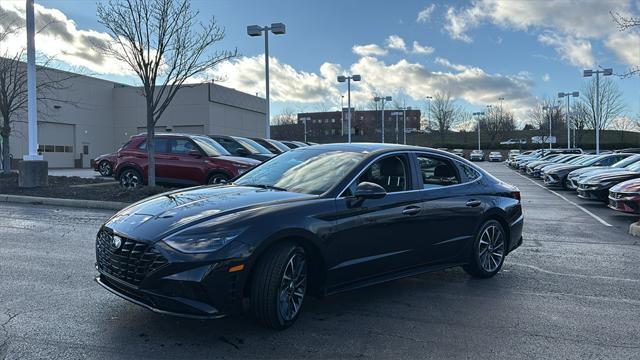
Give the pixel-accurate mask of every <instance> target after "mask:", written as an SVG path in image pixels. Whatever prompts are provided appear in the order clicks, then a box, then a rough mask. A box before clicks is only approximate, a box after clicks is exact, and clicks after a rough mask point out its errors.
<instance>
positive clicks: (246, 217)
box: [96, 144, 523, 329]
mask: <svg viewBox="0 0 640 360" xmlns="http://www.w3.org/2000/svg"><path fill="white" fill-rule="evenodd" d="M522 226H523V214H522V207H521V202H520V192H519V191H518V189H517V188H515V187H514V186H512V185H508V184H506V183H504V182H502V181H500V180H498V179H496V178H494V177H493V176H491V175H489V174H488V173H486V172H485V171H484V170H482V169H480V168H478V167H476V166H475V165H473V164H471V163H469V162H468V161H466V160H463V159H461V158H459V157H456V156H453V155H451V154H449V153H446V152H443V151H438V150H434V149H428V148H421V147H409V146H402V145H384V144H331V145H316V146H313V147H306V148H300V149H295V150H292V151H289V152H286V153H283V154H281V155H279V156H277V157H275V158H273V159H272V160H270V161H268V162H265V163H263V164H261V165H259V166H257V167H255V168H253V169H252V170H250V171H248V172H247V173H245V174H243V175H242V176H241V177H239V178H237V179H236V180H235V181H234V182H232V183H229V184H223V185H215V186H201V187H194V188H190V189H183V190H177V191H173V192H168V193H164V194H160V195H157V196H154V197H151V198H148V199H145V200H143V201H141V202H138V203H136V204H134V205H131V206H130V207H128V208H126V209H124V210H122V211H120V212H119V213H117V214H116V215H114V216H113V217H112V218H111V219H109V220H108V221H107V222H106V223H105V224H104V225H103V226H102V227H101V228H100V230H99V232H98V235H97V240H96V260H97V261H96V268H97V270H98V272H99V275H98V276H97V277H96V281H97V282H98V283H99V284H100V285H102V286H103V287H104V288H106V289H107V290H109V291H111V292H112V293H114V294H116V295H118V296H120V297H122V298H124V299H126V300H129V301H131V302H133V303H136V304H138V305H141V306H143V307H146V308H148V309H150V310H153V311H155V312H158V313H163V314H171V315H178V316H186V317H191V318H200V319H204V318H217V317H221V316H225V315H228V314H232V313H235V312H238V311H241V310H243V307H242V304H243V303H248V306H249V309H250V311H251V312H252V313H253V315H254V317H255V318H256V319H257V320H258V321H259V322H261V323H262V324H264V325H266V326H269V327H272V328H276V329H282V328H285V327H288V326H289V325H291V324H292V323H293V322H294V321H295V320H296V318H297V317H298V315H299V314H300V309H301V306H302V303H303V301H304V299H305V297H306V296H307V295H319V296H324V295H329V294H335V293H339V292H342V291H346V290H349V289H354V288H359V287H362V286H366V285H371V284H376V283H380V282H384V281H389V280H394V279H399V278H403V277H406V276H413V275H416V274H420V273H424V272H430V271H437V270H442V269H444V268H448V267H453V266H462V267H463V268H464V270H465V271H466V272H468V273H469V274H470V275H472V276H475V277H480V278H487V277H491V276H493V275H495V274H496V273H497V272H498V271H500V269H501V267H502V265H503V263H504V259H505V256H506V255H507V254H509V252H511V251H512V250H514V249H515V248H517V247H518V246H519V245H520V244H521V243H522ZM245 300H247V301H245Z"/></svg>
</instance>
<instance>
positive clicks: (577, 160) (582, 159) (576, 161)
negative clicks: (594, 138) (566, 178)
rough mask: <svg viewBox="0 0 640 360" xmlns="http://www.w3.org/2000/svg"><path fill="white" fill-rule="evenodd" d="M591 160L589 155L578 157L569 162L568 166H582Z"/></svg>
mask: <svg viewBox="0 0 640 360" xmlns="http://www.w3.org/2000/svg"><path fill="white" fill-rule="evenodd" d="M589 159H590V156H589V155H585V156H578V157H577V158H575V159H573V160H571V161H567V164H572V165H580V164H582V163H583V162H585V161H587V160H589Z"/></svg>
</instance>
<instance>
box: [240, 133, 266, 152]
mask: <svg viewBox="0 0 640 360" xmlns="http://www.w3.org/2000/svg"><path fill="white" fill-rule="evenodd" d="M233 139H234V140H235V141H237V142H239V143H240V144H242V146H244V147H245V148H246V149H247V150H249V151H250V152H251V153H252V154H271V151H269V150H268V149H267V148H266V147H264V146H262V145H260V144H258V143H257V142H255V141H253V140H251V139H247V138H243V137H236V136H234V137H233Z"/></svg>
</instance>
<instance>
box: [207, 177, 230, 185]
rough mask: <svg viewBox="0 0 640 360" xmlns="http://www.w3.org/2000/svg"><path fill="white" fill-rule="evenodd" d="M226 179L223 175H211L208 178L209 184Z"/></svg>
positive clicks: (218, 182)
mask: <svg viewBox="0 0 640 360" xmlns="http://www.w3.org/2000/svg"><path fill="white" fill-rule="evenodd" d="M226 180H227V177H226V176H224V175H212V176H211V177H210V178H209V184H222V183H223V182H224V181H226Z"/></svg>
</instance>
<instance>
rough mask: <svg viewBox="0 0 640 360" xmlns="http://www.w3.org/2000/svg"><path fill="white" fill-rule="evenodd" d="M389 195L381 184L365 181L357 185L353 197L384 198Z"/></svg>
mask: <svg viewBox="0 0 640 360" xmlns="http://www.w3.org/2000/svg"><path fill="white" fill-rule="evenodd" d="M385 196H387V191H386V190H385V189H384V188H383V187H382V186H380V185H378V184H375V183H372V182H367V181H363V182H361V183H360V184H358V186H357V187H356V191H355V192H354V194H353V197H355V198H357V199H363V200H364V199H382V198H383V197H385Z"/></svg>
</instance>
